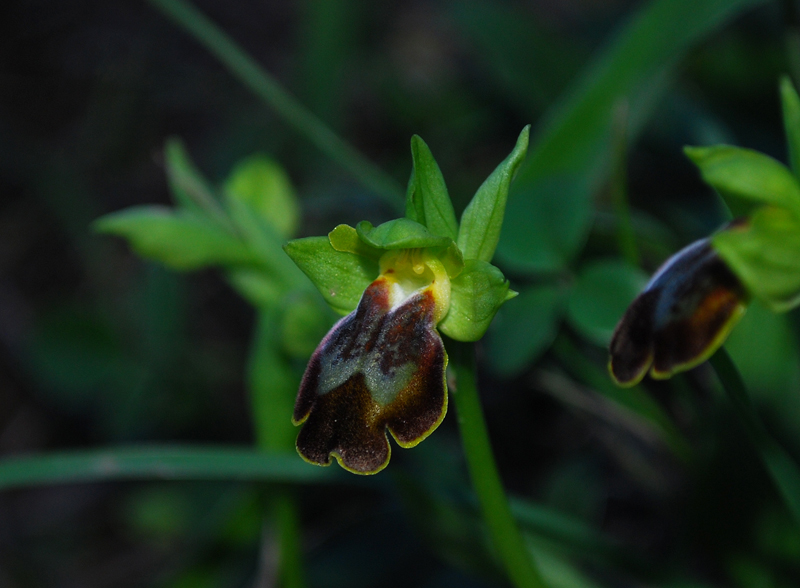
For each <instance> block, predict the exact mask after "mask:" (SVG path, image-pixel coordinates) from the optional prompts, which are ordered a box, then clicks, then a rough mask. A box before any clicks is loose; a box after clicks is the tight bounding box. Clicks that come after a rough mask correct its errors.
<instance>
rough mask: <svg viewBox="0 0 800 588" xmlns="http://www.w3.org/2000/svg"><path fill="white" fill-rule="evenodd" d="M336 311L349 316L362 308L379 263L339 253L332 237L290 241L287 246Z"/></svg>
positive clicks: (287, 249) (287, 250) (288, 250)
mask: <svg viewBox="0 0 800 588" xmlns="http://www.w3.org/2000/svg"><path fill="white" fill-rule="evenodd" d="M283 249H284V251H286V254H287V255H288V256H289V257H290V258H291V259H292V261H294V262H295V263H296V264H297V267H299V268H300V269H301V270H302V271H303V273H304V274H306V275H307V276H308V277H309V279H310V280H311V281H312V282H313V283H314V286H316V287H317V290H319V292H320V294H322V296H323V298H325V301H326V302H327V303H328V304H329V305H330V306H331V308H333V309H334V310H335V311H336V312H339V313H341V314H347V313H348V312H350V311H352V310H353V309H354V308H355V307H356V306H358V301H359V300H360V299H361V294H362V292H364V290H365V289H366V288H367V286H369V285H370V283H371V282H372V281H373V280H374V279H375V278H376V277H377V276H378V264H377V263H376V262H374V261H372V260H370V259H367V258H365V257H362V256H360V255H356V254H354V253H347V252H343V251H336V249H334V248H333V246H332V245H331V242H330V240H329V239H328V237H307V238H305V239H295V240H294V241H289V242H288V243H287V244H286V245H284V247H283Z"/></svg>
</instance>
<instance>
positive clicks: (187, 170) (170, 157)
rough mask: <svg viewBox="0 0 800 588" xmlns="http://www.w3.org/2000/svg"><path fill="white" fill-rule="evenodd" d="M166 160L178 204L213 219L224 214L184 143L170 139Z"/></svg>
mask: <svg viewBox="0 0 800 588" xmlns="http://www.w3.org/2000/svg"><path fill="white" fill-rule="evenodd" d="M164 159H165V161H164V163H165V164H166V168H167V182H168V183H169V187H170V190H171V191H172V196H173V198H174V200H175V203H176V204H179V205H181V206H183V207H185V208H186V209H187V210H193V211H195V212H197V211H200V210H203V211H205V212H207V213H210V214H211V216H212V217H217V216H219V215H220V214H221V213H222V209H221V208H220V206H219V203H218V202H217V199H216V198H215V196H214V189H213V188H212V187H211V184H210V183H209V182H208V180H206V178H205V177H204V176H203V174H201V173H200V170H198V169H197V167H195V165H194V163H193V162H192V160H191V158H190V157H189V153H188V152H187V151H186V147H185V146H184V144H183V141H181V140H180V139H178V138H175V137H172V138H170V139H168V140H167V142H166V144H165V145H164Z"/></svg>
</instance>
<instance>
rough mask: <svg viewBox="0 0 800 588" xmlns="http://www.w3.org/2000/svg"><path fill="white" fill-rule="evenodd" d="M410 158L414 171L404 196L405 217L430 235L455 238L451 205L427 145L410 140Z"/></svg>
mask: <svg viewBox="0 0 800 588" xmlns="http://www.w3.org/2000/svg"><path fill="white" fill-rule="evenodd" d="M411 159H412V161H413V165H414V169H413V171H412V175H411V182H412V183H413V189H412V187H411V185H412V184H411V183H410V184H409V189H408V194H407V196H406V198H407V201H406V215H408V214H409V212H410V213H411V215H412V216H410V217H409V218H410V219H411V220H415V221H416V222H418V223H420V224H422V225H424V226H425V227H427V228H428V229H429V230H430V231H431V232H432V233H433V234H435V235H440V236H442V237H449V238H450V239H452V240H453V241H455V240H456V239H457V238H458V222H457V221H456V213H455V211H454V210H453V203H452V202H451V201H450V196H449V195H448V193H447V186H446V185H445V183H444V177H443V176H442V171H441V170H440V169H439V164H438V163H436V160H435V159H434V158H433V154H432V153H431V150H430V149H429V148H428V146H427V145H426V144H425V141H423V140H422V139H421V138H420V137H419V136H417V135H414V136H413V137H411Z"/></svg>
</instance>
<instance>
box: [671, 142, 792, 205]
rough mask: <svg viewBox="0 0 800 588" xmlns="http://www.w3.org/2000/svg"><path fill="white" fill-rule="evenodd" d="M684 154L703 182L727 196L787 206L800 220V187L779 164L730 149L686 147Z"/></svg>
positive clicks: (769, 159) (790, 173) (758, 155)
mask: <svg viewBox="0 0 800 588" xmlns="http://www.w3.org/2000/svg"><path fill="white" fill-rule="evenodd" d="M684 151H685V152H686V155H687V156H688V157H689V158H690V159H691V160H692V161H693V162H694V163H695V165H697V167H699V168H700V173H701V175H702V176H703V179H704V180H705V181H706V182H707V183H708V184H710V185H711V186H713V187H714V188H715V189H717V190H718V191H719V192H720V193H721V194H722V195H723V196H737V197H739V198H745V199H747V200H754V201H756V202H763V203H766V204H775V205H777V206H784V207H786V208H788V209H790V210H792V211H794V212H795V213H796V214H797V215H798V216H800V184H798V182H797V178H795V177H794V175H792V172H790V171H789V170H788V169H787V168H786V166H785V165H783V164H782V163H780V162H779V161H776V160H775V159H773V158H771V157H769V156H767V155H764V154H763V153H759V152H758V151H753V150H751V149H742V148H740V147H733V146H730V145H715V146H713V147H685V148H684Z"/></svg>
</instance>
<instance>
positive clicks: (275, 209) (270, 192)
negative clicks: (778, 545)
mask: <svg viewBox="0 0 800 588" xmlns="http://www.w3.org/2000/svg"><path fill="white" fill-rule="evenodd" d="M225 195H226V197H227V198H228V200H230V199H239V200H242V201H244V202H247V203H248V204H249V205H250V206H251V207H252V208H253V210H254V211H256V213H258V215H259V216H261V217H262V218H264V219H265V220H266V221H267V222H269V223H270V224H271V225H272V226H273V227H275V229H276V231H277V232H278V233H279V234H280V235H281V236H282V237H284V238H288V237H291V236H292V235H293V234H294V233H295V231H297V226H298V223H299V221H300V207H299V206H298V204H297V197H296V195H295V192H294V189H293V188H292V184H291V182H290V180H289V176H287V175H286V172H285V171H284V170H283V168H282V167H281V166H280V165H279V164H278V163H276V162H275V161H273V160H272V159H270V158H269V157H267V156H266V155H264V154H255V155H252V156H250V157H248V158H246V159H244V160H242V161H241V162H239V163H238V164H237V165H236V167H234V168H233V171H232V172H231V173H230V175H229V176H228V179H227V180H226V181H225Z"/></svg>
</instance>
